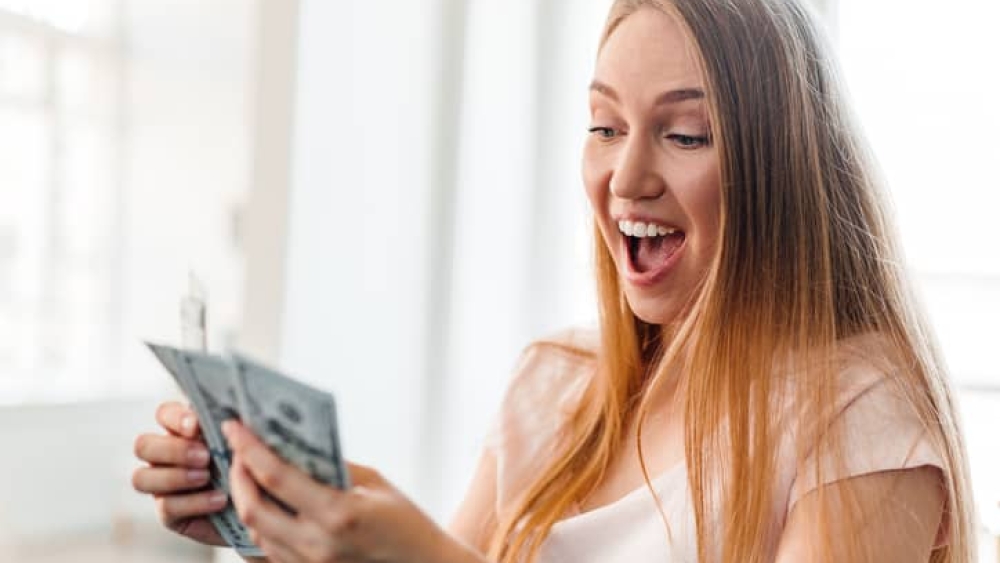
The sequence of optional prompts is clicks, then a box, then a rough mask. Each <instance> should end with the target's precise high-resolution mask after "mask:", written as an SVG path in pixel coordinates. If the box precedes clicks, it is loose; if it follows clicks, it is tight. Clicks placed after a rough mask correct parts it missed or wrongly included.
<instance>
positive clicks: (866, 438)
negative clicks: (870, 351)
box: [787, 377, 947, 545]
mask: <svg viewBox="0 0 1000 563" xmlns="http://www.w3.org/2000/svg"><path fill="white" fill-rule="evenodd" d="M840 399H841V401H840V403H841V404H842V405H843V406H842V410H841V411H840V412H839V414H838V415H837V417H836V418H835V419H834V421H833V423H832V424H831V425H830V427H829V428H828V429H827V431H826V432H825V433H824V436H830V435H838V436H839V437H840V440H841V442H840V443H839V448H838V451H836V452H835V451H833V450H834V448H832V447H824V448H822V449H821V450H819V451H821V452H822V453H821V454H820V456H817V454H816V453H813V454H811V455H810V456H808V457H807V458H806V460H805V462H804V464H803V465H802V466H801V467H800V470H799V471H798V472H797V473H796V476H795V478H794V480H793V482H792V487H791V493H790V496H789V501H788V509H787V513H790V512H791V510H792V508H793V507H794V505H795V503H796V502H798V500H799V499H801V498H802V497H803V496H804V495H806V494H807V493H809V492H810V491H813V490H815V489H817V488H818V487H819V486H820V485H826V484H830V483H834V482H836V481H840V480H843V479H848V478H851V477H858V476H862V475H867V474H872V473H878V472H882V471H892V470H900V469H911V468H917V467H925V466H932V467H937V468H939V469H941V470H942V471H943V467H944V464H943V462H942V459H941V456H940V455H939V453H938V452H937V451H936V450H935V448H934V447H933V445H932V444H931V443H930V440H929V439H928V434H927V430H926V428H925V427H924V425H923V423H922V422H921V421H920V419H919V417H918V416H917V413H916V412H915V410H914V409H913V408H912V406H911V405H910V404H909V403H908V402H907V401H906V400H905V398H904V397H903V396H902V395H901V394H900V393H899V392H898V391H896V390H895V388H894V387H893V384H892V383H891V382H890V381H889V380H888V379H887V378H885V377H868V378H863V383H862V384H860V385H859V384H854V385H848V386H847V387H846V389H845V390H844V391H843V392H842V395H841V398H840ZM833 433H837V434H833ZM838 454H841V455H843V456H844V459H843V460H837V459H836V457H835V456H837V455H838ZM817 464H822V472H821V475H820V479H821V481H817V474H816V469H817ZM946 535H947V534H946V530H944V529H943V525H942V528H941V529H939V531H938V536H937V540H936V542H935V543H936V545H943V544H944V543H946V541H947V537H946Z"/></svg>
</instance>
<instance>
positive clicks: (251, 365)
mask: <svg viewBox="0 0 1000 563" xmlns="http://www.w3.org/2000/svg"><path fill="white" fill-rule="evenodd" d="M230 361H231V363H232V365H233V367H234V368H235V372H236V378H237V381H238V383H237V385H236V388H237V393H238V394H239V395H238V397H239V403H240V405H239V410H240V413H241V414H242V417H243V423H244V424H246V425H247V427H248V428H250V430H252V431H253V433H254V434H256V435H257V436H258V437H260V439H261V440H262V441H263V442H264V443H265V444H267V445H268V446H270V447H271V449H273V450H274V451H275V452H276V453H277V454H278V455H279V456H281V457H282V458H283V459H284V460H285V461H287V462H288V463H290V464H292V465H294V466H296V467H298V468H299V469H301V470H303V471H305V472H306V473H308V474H309V475H311V476H312V477H313V478H314V479H316V480H317V481H319V482H321V483H325V484H327V485H331V486H334V487H337V488H340V489H346V488H348V487H350V479H349V475H348V472H347V469H346V467H345V464H344V458H343V455H342V453H341V449H340V438H339V432H338V428H337V408H336V404H335V403H334V399H333V395H331V394H330V393H327V392H325V391H321V390H319V389H316V388H314V387H310V386H309V385H306V384H304V383H301V382H299V381H296V380H294V379H292V378H290V377H288V376H286V375H284V374H282V373H280V372H277V371H275V370H273V369H271V368H268V367H266V366H264V365H261V364H258V363H256V362H254V361H253V360H250V359H249V358H246V357H245V356H241V355H238V354H236V355H233V356H232V358H230Z"/></svg>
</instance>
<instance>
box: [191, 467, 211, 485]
mask: <svg viewBox="0 0 1000 563" xmlns="http://www.w3.org/2000/svg"><path fill="white" fill-rule="evenodd" d="M187 478H188V481H191V482H192V483H204V482H205V481H207V480H208V471H205V470H204V469H192V470H190V471H188V472H187Z"/></svg>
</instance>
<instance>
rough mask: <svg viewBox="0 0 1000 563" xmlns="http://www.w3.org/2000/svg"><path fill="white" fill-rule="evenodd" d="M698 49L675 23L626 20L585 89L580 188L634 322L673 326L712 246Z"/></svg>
mask: <svg viewBox="0 0 1000 563" xmlns="http://www.w3.org/2000/svg"><path fill="white" fill-rule="evenodd" d="M695 52H696V48H695V46H694V45H693V44H691V43H690V42H689V41H688V40H687V39H686V38H685V36H684V35H683V34H682V33H681V28H680V26H679V25H678V24H677V22H676V21H675V20H674V19H673V17H672V16H669V15H667V14H665V13H663V12H662V11H660V10H657V9H653V8H643V9H640V10H638V11H637V12H635V13H633V14H631V15H629V16H628V17H626V18H625V20H624V21H622V22H621V23H620V24H619V26H618V28H617V29H616V30H615V31H614V32H613V33H612V34H611V37H610V38H609V39H608V41H607V42H606V43H605V45H604V47H603V49H602V50H601V52H600V54H599V56H598V59H597V65H596V69H595V72H594V82H593V84H592V85H591V89H590V113H591V129H590V137H589V138H588V140H587V144H586V147H585V148H584V153H583V180H584V184H585V185H586V188H587V196H588V198H589V199H590V204H591V206H592V207H593V210H594V215H595V218H596V220H597V223H598V226H599V227H600V231H601V235H602V237H603V239H604V243H605V244H606V245H607V247H608V250H609V251H610V253H611V256H612V257H613V258H614V261H615V265H616V267H617V269H618V273H619V276H620V279H621V282H622V287H623V289H624V291H625V296H626V298H627V299H628V302H629V305H630V306H631V308H632V310H633V311H634V312H635V314H636V315H637V316H638V317H639V318H640V319H642V320H643V321H645V322H647V323H651V324H661V325H662V324H671V323H673V322H675V321H678V320H680V315H681V314H682V313H683V311H684V308H685V304H686V302H687V300H688V299H689V298H690V297H691V296H692V295H693V292H694V291H695V289H697V287H698V286H699V284H700V283H701V282H702V280H703V279H704V276H705V274H706V272H707V270H708V268H709V265H710V263H711V261H712V257H713V255H714V252H715V247H716V244H717V242H716V241H717V238H718V232H719V220H720V206H721V186H720V174H719V156H718V153H717V151H716V149H715V147H714V145H713V142H712V139H711V138H710V137H709V121H708V111H707V102H706V100H705V93H704V92H705V87H704V80H703V79H702V76H701V73H700V72H699V70H698V67H697V64H696V59H695V56H694V53H695Z"/></svg>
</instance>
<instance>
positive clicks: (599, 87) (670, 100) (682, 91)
mask: <svg viewBox="0 0 1000 563" xmlns="http://www.w3.org/2000/svg"><path fill="white" fill-rule="evenodd" d="M590 90H591V91H592V92H597V93H599V94H603V95H604V96H607V97H608V98H611V99H612V100H614V101H616V102H618V103H621V98H619V97H618V93H617V92H615V89H614V88H612V87H611V86H608V85H607V84H605V83H603V82H601V81H599V80H595V81H593V82H591V83H590ZM704 98H705V91H704V90H702V89H701V88H679V89H677V90H670V91H667V92H664V93H662V94H660V95H659V96H657V97H656V100H655V101H654V102H653V105H657V106H659V105H663V104H675V103H678V102H683V101H686V100H702V99H704Z"/></svg>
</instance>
